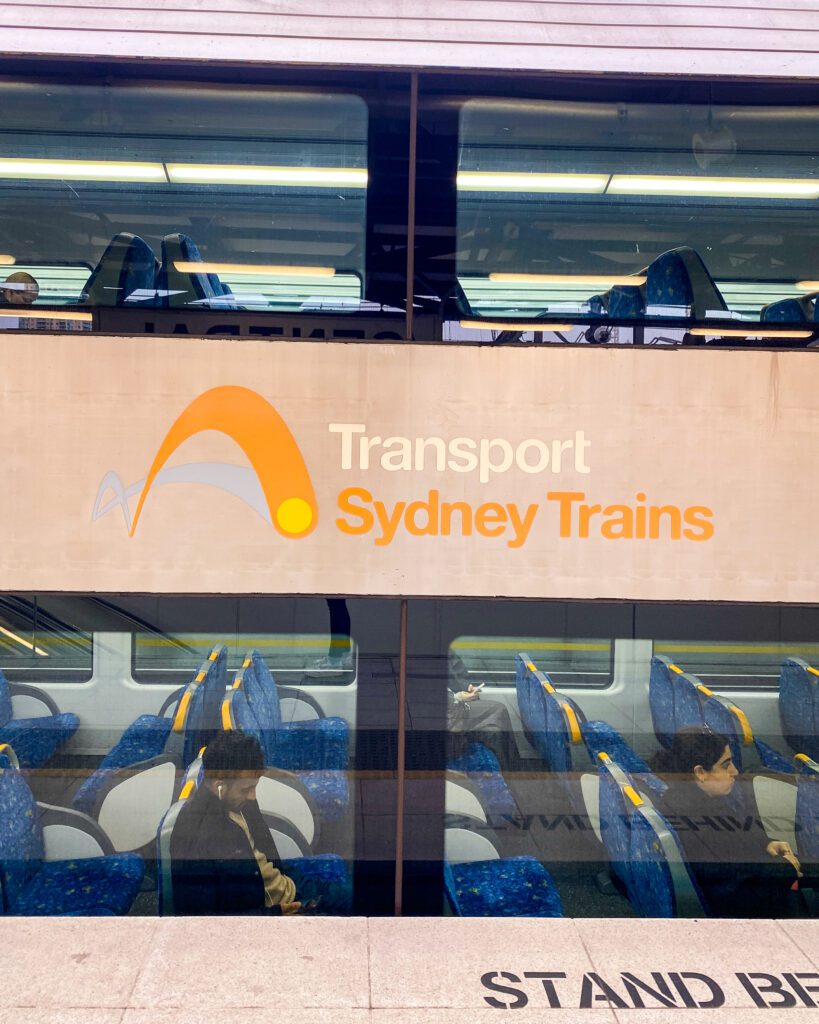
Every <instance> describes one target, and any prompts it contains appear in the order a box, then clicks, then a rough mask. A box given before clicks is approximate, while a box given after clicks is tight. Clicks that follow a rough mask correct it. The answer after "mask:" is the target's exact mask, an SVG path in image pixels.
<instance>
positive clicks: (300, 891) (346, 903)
mask: <svg viewBox="0 0 819 1024" xmlns="http://www.w3.org/2000/svg"><path fill="white" fill-rule="evenodd" d="M282 870H283V871H284V873H285V874H286V875H288V876H289V877H290V878H292V879H293V881H294V882H295V883H296V893H297V896H298V899H299V900H300V901H302V902H304V901H306V900H314V899H318V900H319V905H318V907H317V908H316V913H318V914H333V915H342V914H350V913H352V909H353V882H352V879H351V877H350V872H349V869H348V868H347V865H346V864H345V863H344V861H343V860H342V859H341V857H339V856H338V855H337V854H334V853H319V854H316V856H314V857H299V858H297V859H295V860H283V861H282Z"/></svg>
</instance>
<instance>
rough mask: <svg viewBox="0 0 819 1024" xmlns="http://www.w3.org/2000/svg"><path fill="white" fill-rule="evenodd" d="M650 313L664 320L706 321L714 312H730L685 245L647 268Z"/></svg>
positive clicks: (708, 275)
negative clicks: (693, 319)
mask: <svg viewBox="0 0 819 1024" xmlns="http://www.w3.org/2000/svg"><path fill="white" fill-rule="evenodd" d="M645 273H646V284H645V304H646V313H647V314H648V315H652V309H651V307H652V306H655V307H656V306H660V307H663V309H662V311H659V310H655V311H653V313H654V315H660V316H684V317H687V316H691V317H694V318H696V319H698V320H702V319H703V318H704V317H705V315H706V313H707V312H708V311H711V310H724V309H726V308H727V307H726V305H725V300H724V299H723V297H722V295H721V294H720V292H719V289H718V288H717V286H716V285H715V284H714V279H713V278H712V277H711V275H710V274H709V273H708V269H707V267H706V266H705V264H704V263H703V262H702V260H701V259H700V256H699V254H698V253H696V252H695V251H694V250H693V249H692V248H690V246H687V245H681V246H680V247H679V248H677V249H670V250H669V251H668V252H664V253H663V254H662V255H660V256H658V257H657V258H656V259H655V260H652V261H651V263H650V264H649V265H648V267H647V268H646V272H645Z"/></svg>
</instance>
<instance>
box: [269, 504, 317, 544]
mask: <svg viewBox="0 0 819 1024" xmlns="http://www.w3.org/2000/svg"><path fill="white" fill-rule="evenodd" d="M276 522H277V523H278V524H279V526H280V527H281V529H282V530H284V532H285V533H292V534H294V535H296V534H299V533H304V531H305V530H306V529H307V527H308V526H309V525H310V523H312V522H313V510H312V508H310V506H309V504H308V503H307V502H306V501H305V500H304V498H285V500H284V501H283V502H282V503H281V505H279V507H278V508H277V509H276Z"/></svg>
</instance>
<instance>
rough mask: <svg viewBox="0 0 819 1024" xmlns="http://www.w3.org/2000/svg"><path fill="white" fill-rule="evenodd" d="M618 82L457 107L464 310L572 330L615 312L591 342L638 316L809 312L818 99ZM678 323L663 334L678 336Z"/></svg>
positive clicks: (789, 317) (766, 316)
mask: <svg viewBox="0 0 819 1024" xmlns="http://www.w3.org/2000/svg"><path fill="white" fill-rule="evenodd" d="M616 93H617V90H616V87H612V89H611V90H610V92H609V95H608V96H607V97H606V98H604V99H601V100H599V101H595V102H591V101H586V100H583V101H581V100H524V99H520V100H518V99H508V98H504V99H489V98H487V99H474V100H470V101H468V102H466V103H465V104H464V105H463V107H462V112H461V121H460V139H459V142H460V148H459V165H458V179H457V182H458V246H457V250H458V278H459V281H460V284H461V286H462V288H463V291H464V294H465V296H466V300H467V305H468V307H469V308H470V309H471V311H472V313H473V314H475V315H480V316H481V317H483V318H486V319H487V320H489V321H492V320H495V321H499V320H500V321H503V320H505V319H509V318H512V319H515V320H521V319H525V318H529V319H532V318H537V319H538V320H544V321H549V320H551V321H560V320H568V324H566V325H565V326H564V327H558V326H557V324H555V326H554V327H553V328H552V330H553V331H558V332H562V334H561V337H564V338H566V339H568V340H579V339H580V335H578V334H577V332H576V331H575V333H574V334H572V333H571V332H572V331H573V330H574V328H572V326H571V325H572V324H574V323H578V322H581V323H583V324H584V325H585V326H583V327H582V329H580V334H581V335H582V334H583V333H584V332H586V333H588V329H589V325H590V324H591V325H592V326H593V324H594V322H595V320H597V321H598V322H599V320H600V319H601V318H606V319H613V320H619V321H620V324H619V326H618V325H615V326H614V327H613V328H612V330H613V332H614V333H610V334H609V335H607V336H606V338H605V339H603V338H602V337H601V338H599V339H595V340H612V341H617V340H619V341H625V342H628V341H632V340H635V339H634V338H633V335H632V328H631V327H629V326H628V321H630V320H632V321H633V320H635V319H636V320H645V319H647V318H649V319H651V318H677V319H680V318H682V319H684V320H685V319H689V320H690V319H693V320H698V321H702V320H708V319H711V318H718V319H722V320H725V319H728V320H732V319H733V320H738V321H743V320H751V321H756V322H759V321H760V318H761V319H763V320H765V321H770V322H780V323H781V322H787V323H794V322H806V321H811V320H812V319H813V306H814V301H815V296H814V295H813V293H814V292H816V290H817V288H819V283H817V273H816V266H815V254H814V242H813V236H814V228H813V222H814V215H815V210H816V203H817V200H819V167H818V166H817V162H816V154H815V146H814V143H813V142H812V141H811V140H812V139H813V138H815V137H816V133H817V130H819V107H815V106H800V107H796V106H794V107H784V106H773V105H769V106H764V105H754V106H741V105H736V104H733V103H730V104H729V103H720V102H718V100H717V99H716V98H715V99H714V100H713V101H708V96H707V95H705V96H701V97H700V99H701V100H702V99H705V100H706V102H693V101H692V102H690V103H666V102H657V103H647V102H635V101H633V100H631V99H627V98H625V94H624V98H623V99H622V100H621V99H619V98H618V96H617V94H616ZM578 318H579V321H578ZM671 327H672V329H671V331H670V333H669V334H668V337H665V334H666V333H668V332H662V331H659V332H655V333H656V334H657V340H659V341H662V340H663V338H665V340H667V341H669V340H670V341H674V340H680V339H681V338H682V336H683V334H684V333H685V329H684V328H682V327H679V325H676V327H675V326H674V325H671ZM677 328H679V329H677ZM534 329H535V330H537V329H538V327H537V326H535V328H534ZM542 329H543V330H545V331H547V332H548V330H549V325H548V323H544V324H543V328H542ZM689 329H690V328H689ZM675 330H676V331H677V333H676V334H675V333H674V331H675ZM694 330H695V332H696V331H699V328H694ZM567 331H568V332H569V333H567ZM700 333H702V331H700ZM711 333H712V334H713V333H715V332H713V331H712V332H711ZM807 336H808V337H809V333H808V335H807ZM649 337H650V336H649V335H646V336H645V340H646V341H648V340H649ZM589 340H592V339H591V338H590V339H589Z"/></svg>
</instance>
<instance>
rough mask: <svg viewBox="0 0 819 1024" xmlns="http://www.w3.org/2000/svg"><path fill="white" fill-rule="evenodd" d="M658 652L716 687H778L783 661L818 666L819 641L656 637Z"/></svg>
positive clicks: (655, 644) (774, 688) (734, 688)
mask: <svg viewBox="0 0 819 1024" xmlns="http://www.w3.org/2000/svg"><path fill="white" fill-rule="evenodd" d="M654 653H655V654H660V655H664V656H665V657H667V658H669V659H670V660H672V661H674V662H675V663H676V664H677V665H678V666H679V667H680V668H682V669H683V670H684V671H686V672H690V673H691V674H693V675H695V676H696V677H697V678H698V679H700V680H701V681H702V682H703V683H704V684H705V685H706V686H708V687H710V688H711V689H713V690H717V691H720V690H744V689H748V688H754V689H760V688H762V689H765V688H766V689H769V690H778V689H779V674H780V670H781V667H782V662H783V661H784V660H785V659H786V658H801V659H803V660H804V661H806V662H808V664H811V665H814V664H816V662H817V660H819V644H817V643H807V642H798V641H790V642H787V643H781V642H780V643H753V642H749V641H740V642H732V641H729V642H721V643H712V642H697V641H686V642H680V641H667V640H656V641H655V642H654Z"/></svg>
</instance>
